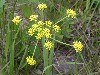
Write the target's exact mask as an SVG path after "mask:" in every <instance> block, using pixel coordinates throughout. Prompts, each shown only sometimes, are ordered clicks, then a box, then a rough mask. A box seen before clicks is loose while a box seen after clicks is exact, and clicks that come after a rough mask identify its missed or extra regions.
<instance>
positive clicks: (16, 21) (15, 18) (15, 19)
mask: <svg viewBox="0 0 100 75" xmlns="http://www.w3.org/2000/svg"><path fill="white" fill-rule="evenodd" d="M21 20H22V19H21V18H20V16H16V17H14V19H13V20H12V22H14V23H15V24H16V25H18V23H20V21H21Z"/></svg>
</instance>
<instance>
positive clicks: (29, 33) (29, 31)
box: [28, 28, 35, 36]
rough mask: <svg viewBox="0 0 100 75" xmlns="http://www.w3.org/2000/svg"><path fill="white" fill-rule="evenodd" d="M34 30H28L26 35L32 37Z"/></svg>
mask: <svg viewBox="0 0 100 75" xmlns="http://www.w3.org/2000/svg"><path fill="white" fill-rule="evenodd" d="M34 32H35V30H34V29H32V28H29V30H28V35H30V36H32V35H33V34H34Z"/></svg>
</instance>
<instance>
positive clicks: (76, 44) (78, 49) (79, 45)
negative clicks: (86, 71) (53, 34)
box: [72, 41, 83, 52]
mask: <svg viewBox="0 0 100 75" xmlns="http://www.w3.org/2000/svg"><path fill="white" fill-rule="evenodd" d="M72 46H73V47H74V48H75V50H76V52H81V51H82V48H83V45H82V43H81V42H80V41H79V42H78V41H75V42H73V45H72Z"/></svg>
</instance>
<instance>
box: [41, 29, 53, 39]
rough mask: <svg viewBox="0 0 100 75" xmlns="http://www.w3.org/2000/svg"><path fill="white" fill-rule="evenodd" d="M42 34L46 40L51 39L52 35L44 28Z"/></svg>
mask: <svg viewBox="0 0 100 75" xmlns="http://www.w3.org/2000/svg"><path fill="white" fill-rule="evenodd" d="M43 33H44V36H45V37H46V38H51V35H52V34H50V30H49V29H48V28H44V29H43Z"/></svg>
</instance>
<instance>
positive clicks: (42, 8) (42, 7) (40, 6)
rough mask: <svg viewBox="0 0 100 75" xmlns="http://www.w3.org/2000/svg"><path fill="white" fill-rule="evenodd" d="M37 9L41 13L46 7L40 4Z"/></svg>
mask: <svg viewBox="0 0 100 75" xmlns="http://www.w3.org/2000/svg"><path fill="white" fill-rule="evenodd" d="M37 8H39V10H42V11H43V10H44V9H46V8H47V5H46V4H43V3H42V4H39V5H38V7H37Z"/></svg>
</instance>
